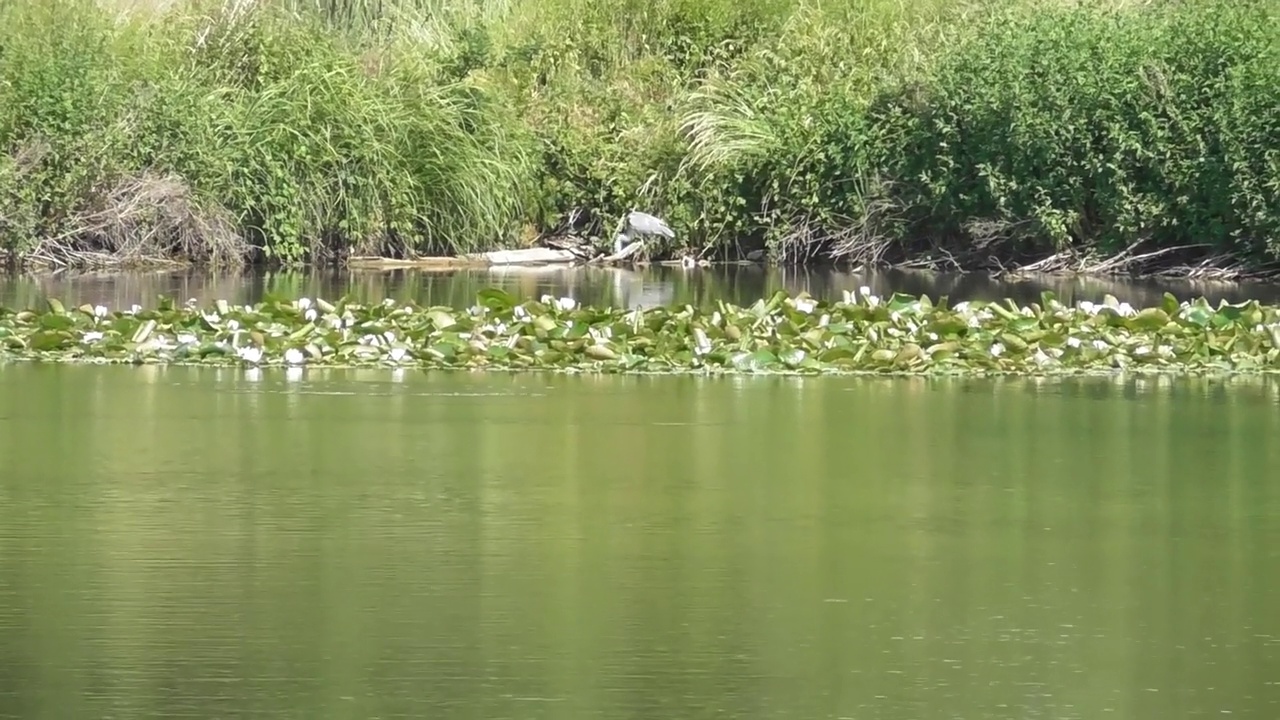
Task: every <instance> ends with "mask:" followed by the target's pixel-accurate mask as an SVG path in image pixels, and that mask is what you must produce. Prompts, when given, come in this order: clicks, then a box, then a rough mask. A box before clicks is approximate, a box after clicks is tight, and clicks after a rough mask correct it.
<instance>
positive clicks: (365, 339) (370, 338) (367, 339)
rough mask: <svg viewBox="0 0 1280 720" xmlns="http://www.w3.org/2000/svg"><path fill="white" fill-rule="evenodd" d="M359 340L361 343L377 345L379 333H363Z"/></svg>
mask: <svg viewBox="0 0 1280 720" xmlns="http://www.w3.org/2000/svg"><path fill="white" fill-rule="evenodd" d="M359 342H360V344H361V345H377V344H378V336H377V335H362V336H361V337H360V340H359Z"/></svg>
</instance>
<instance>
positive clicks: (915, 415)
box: [0, 365, 1280, 720]
mask: <svg viewBox="0 0 1280 720" xmlns="http://www.w3.org/2000/svg"><path fill="white" fill-rule="evenodd" d="M1277 437H1280V383H1278V382H1276V381H1263V380H1234V381H1227V382H1224V381H1209V380H1181V381H1169V380H1146V381H1127V382H1121V381H1107V380H1090V381H1083V380H1082V381H1039V382H1037V381H982V382H976V381H948V382H937V381H923V380H888V381H864V380H851V379H837V378H818V379H769V378H752V379H718V380H709V379H694V378H625V377H600V378H597V377H569V378H559V377H551V376H536V375H500V374H489V375H483V374H452V375H450V374H432V375H426V374H421V373H415V372H409V373H407V374H403V375H395V374H392V373H391V371H350V372H318V371H308V372H305V373H295V374H286V373H285V372H284V371H271V372H267V371H233V370H210V369H203V370H201V369H181V368H169V369H162V368H152V367H140V368H132V367H58V366H36V365H9V366H0V717H4V718H23V719H24V720H26V719H34V718H57V719H58V720H62V719H70V720H80V719H81V718H85V719H87V718H153V717H154V718H158V717H166V718H178V717H181V718H250V717H262V718H299V719H303V718H305V719H306V720H313V719H315V720H320V719H327V718H370V719H371V718H468V719H472V718H474V719H476V720H480V719H484V720H490V719H497V718H521V719H523V718H556V719H560V718H601V719H602V720H622V719H624V718H625V719H628V720H630V719H639V718H645V719H648V718H657V719H667V718H672V719H683V718H748V719H753V720H754V719H757V718H804V719H806V720H807V719H818V718H855V719H857V720H864V719H866V720H873V719H886V720H931V719H933V718H939V719H941V718H965V719H976V718H1002V719H1003V718H1009V719H1011V720H1014V719H1016V720H1023V719H1026V718H1057V719H1066V718H1082V719H1090V720H1092V719H1095V718H1139V719H1146V718H1151V719H1153V720H1164V719H1172V718H1192V717H1215V718H1218V717H1236V718H1265V719H1267V720H1273V719H1274V718H1277V717H1280V602H1278V601H1280V573H1278V572H1277V571H1278V570H1280V490H1278V489H1277V487H1278V483H1280V443H1278V442H1276V438H1277Z"/></svg>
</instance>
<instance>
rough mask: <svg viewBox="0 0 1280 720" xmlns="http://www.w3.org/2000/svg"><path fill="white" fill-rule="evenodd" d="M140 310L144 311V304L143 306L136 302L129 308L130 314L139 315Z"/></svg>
mask: <svg viewBox="0 0 1280 720" xmlns="http://www.w3.org/2000/svg"><path fill="white" fill-rule="evenodd" d="M140 312H142V306H141V305H138V304H137V303H134V304H133V305H132V306H130V308H129V314H130V315H137V314H138V313H140Z"/></svg>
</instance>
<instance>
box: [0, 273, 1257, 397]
mask: <svg viewBox="0 0 1280 720" xmlns="http://www.w3.org/2000/svg"><path fill="white" fill-rule="evenodd" d="M8 360H16V361H35V362H62V363H89V364H133V365H140V364H160V365H206V366H239V367H289V368H296V369H300V368H303V367H322V368H323V367H331V368H334V367H336V368H351V367H376V368H388V369H392V368H401V369H405V368H416V369H420V370H464V371H480V370H498V371H518V370H534V371H546V372H568V373H628V374H637V373H638V374H699V375H726V374H729V375H731V374H779V373H781V374H801V375H830V374H872V375H928V376H988V375H1033V376H1072V375H1098V374H1110V375H1114V374H1117V373H1137V374H1166V375H1167V374H1173V375H1219V374H1259V373H1274V372H1280V308H1278V307H1268V306H1264V305H1262V304H1260V303H1258V302H1257V301H1256V300H1251V301H1248V302H1244V303H1239V304H1229V303H1225V302H1221V303H1219V304H1218V306H1217V307H1213V306H1211V305H1210V304H1209V303H1208V302H1206V301H1205V300H1204V299H1203V298H1201V299H1198V300H1195V301H1183V302H1179V301H1178V300H1177V299H1176V298H1174V297H1173V296H1172V295H1169V294H1167V293H1166V294H1165V295H1164V297H1163V299H1162V300H1161V302H1160V304H1159V305H1157V306H1153V307H1146V308H1134V307H1132V306H1130V305H1129V304H1128V303H1124V302H1119V301H1117V300H1116V298H1115V297H1113V296H1107V297H1106V298H1105V299H1104V301H1103V302H1102V303H1092V302H1087V301H1085V302H1079V303H1075V304H1073V305H1066V304H1064V303H1061V302H1059V301H1058V300H1057V298H1056V297H1054V295H1053V294H1052V293H1049V292H1046V293H1043V294H1042V296H1041V298H1040V302H1038V303H1029V304H1027V305H1022V306H1020V305H1018V304H1016V303H1014V302H1013V301H1012V300H1005V301H1002V302H986V301H973V302H962V303H957V304H956V305H955V306H951V305H950V304H949V302H948V300H947V298H946V297H945V296H944V297H940V298H939V299H938V300H937V301H936V302H935V301H933V300H931V299H930V298H929V297H928V296H920V297H913V296H910V295H905V294H901V293H895V294H894V295H893V296H891V297H887V298H881V297H878V296H876V295H874V294H872V293H871V292H870V290H869V289H867V288H861V289H860V290H859V291H858V292H850V291H844V293H843V296H842V298H841V299H840V300H836V301H827V300H818V299H815V298H813V297H811V296H809V295H808V294H807V293H800V294H797V295H794V296H792V295H788V294H787V293H784V292H777V293H774V294H773V295H772V296H770V297H768V298H761V299H760V300H757V301H756V302H755V303H753V304H752V305H750V306H745V307H744V306H737V305H732V304H728V303H724V302H720V303H717V306H716V307H715V308H714V309H706V310H700V309H697V308H694V307H692V306H689V305H677V306H671V307H653V308H637V309H631V310H627V309H615V308H608V307H593V306H583V305H581V304H579V303H577V302H576V301H575V300H573V299H572V298H567V297H565V298H556V297H552V296H549V295H545V296H542V297H541V298H540V299H539V300H526V301H523V302H522V301H520V300H518V299H517V298H516V297H514V296H512V295H510V294H508V293H505V292H503V291H501V290H496V289H486V290H482V291H480V292H479V293H477V296H476V303H475V304H474V305H472V306H471V307H470V308H465V309H464V308H453V307H447V306H438V307H423V306H420V305H417V304H415V303H412V302H409V303H398V302H396V301H395V300H392V299H387V300H384V301H382V302H376V303H371V304H362V303H355V302H351V301H349V300H348V299H345V298H344V299H340V300H338V301H336V302H328V301H326V300H323V299H316V300H311V299H309V298H299V299H297V300H286V299H279V298H269V299H266V300H264V301H262V302H260V303H257V304H255V305H234V304H231V303H228V302H226V301H224V300H219V301H216V302H214V303H212V304H210V305H208V306H201V305H200V304H199V303H197V302H196V301H194V300H192V301H189V302H187V303H185V304H182V305H178V304H176V303H175V302H174V301H173V300H171V299H168V298H161V299H160V301H159V302H158V303H157V304H156V306H155V307H152V308H143V307H140V306H137V305H135V306H133V307H131V308H128V309H114V310H113V309H110V308H107V307H105V306H100V305H99V306H92V305H84V306H81V307H79V308H75V309H68V308H66V307H64V306H63V304H62V303H61V302H59V301H57V300H52V299H51V300H48V301H47V302H46V304H45V306H44V307H41V308H38V309H27V310H14V309H9V308H4V307H0V364H2V363H3V362H5V361H8Z"/></svg>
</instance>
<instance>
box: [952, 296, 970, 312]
mask: <svg viewBox="0 0 1280 720" xmlns="http://www.w3.org/2000/svg"><path fill="white" fill-rule="evenodd" d="M952 310H955V311H956V312H958V313H960V314H961V315H963V314H965V313H967V312H969V301H968V300H961V301H960V302H958V303H956V305H955V307H953V308H952Z"/></svg>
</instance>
